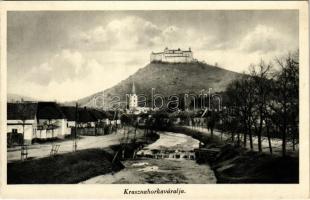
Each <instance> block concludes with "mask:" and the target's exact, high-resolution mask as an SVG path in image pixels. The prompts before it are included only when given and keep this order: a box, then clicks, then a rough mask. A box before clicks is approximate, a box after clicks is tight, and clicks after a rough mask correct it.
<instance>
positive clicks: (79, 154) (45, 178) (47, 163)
mask: <svg viewBox="0 0 310 200" xmlns="http://www.w3.org/2000/svg"><path fill="white" fill-rule="evenodd" d="M145 138H146V140H145V139H143V138H136V139H135V140H134V142H133V141H132V142H133V143H130V144H126V145H124V144H114V143H111V144H112V145H110V146H109V147H106V148H92V149H84V150H79V151H76V152H71V153H62V154H58V155H56V156H50V157H44V158H38V159H30V160H26V161H15V162H11V163H8V164H7V177H8V178H7V183H8V184H72V183H80V182H82V181H85V180H88V179H90V178H92V177H95V176H98V175H102V174H107V173H111V172H117V171H119V170H121V169H123V168H124V166H123V164H122V163H121V161H120V160H124V159H127V158H132V155H133V152H134V151H135V149H137V148H138V147H143V146H144V145H146V144H150V143H153V142H154V141H156V140H157V139H158V138H159V136H158V134H149V135H146V136H145ZM123 150H125V151H124V154H122V153H117V154H116V152H122V151H123ZM115 155H116V156H115ZM122 155H123V157H121V156H122ZM114 157H115V159H114ZM113 160H114V161H113ZM112 161H113V162H112Z"/></svg>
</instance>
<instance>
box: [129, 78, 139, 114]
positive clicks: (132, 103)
mask: <svg viewBox="0 0 310 200" xmlns="http://www.w3.org/2000/svg"><path fill="white" fill-rule="evenodd" d="M137 107H138V96H137V94H136V87H135V83H134V82H133V83H132V91H131V94H130V95H129V109H130V110H132V109H134V108H137Z"/></svg>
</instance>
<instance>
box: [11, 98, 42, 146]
mask: <svg viewBox="0 0 310 200" xmlns="http://www.w3.org/2000/svg"><path fill="white" fill-rule="evenodd" d="M37 106H38V104H37V103H34V102H21V103H7V133H8V136H7V138H8V145H14V144H18V145H20V144H31V142H32V139H33V138H34V137H35V134H36V131H37V118H36V114H37Z"/></svg>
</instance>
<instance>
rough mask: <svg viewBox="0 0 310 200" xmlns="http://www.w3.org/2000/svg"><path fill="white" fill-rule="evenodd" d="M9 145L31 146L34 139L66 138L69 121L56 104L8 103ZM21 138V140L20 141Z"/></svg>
mask: <svg viewBox="0 0 310 200" xmlns="http://www.w3.org/2000/svg"><path fill="white" fill-rule="evenodd" d="M7 133H8V144H12V145H13V144H14V143H15V144H19V145H21V144H26V145H29V144H31V143H32V142H33V140H34V139H40V140H46V139H52V138H64V137H65V136H66V135H68V134H70V132H68V130H67V119H66V117H65V115H64V114H63V112H62V110H61V109H60V107H59V106H58V105H57V104H56V102H17V103H7ZM18 138H19V139H18Z"/></svg>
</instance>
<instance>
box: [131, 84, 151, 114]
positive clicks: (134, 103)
mask: <svg viewBox="0 0 310 200" xmlns="http://www.w3.org/2000/svg"><path fill="white" fill-rule="evenodd" d="M150 110H151V108H150V107H140V106H139V105H138V95H137V94H136V86H135V83H134V82H133V83H132V91H131V94H129V102H128V109H127V113H131V114H136V115H138V114H140V113H147V112H149V111H150Z"/></svg>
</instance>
